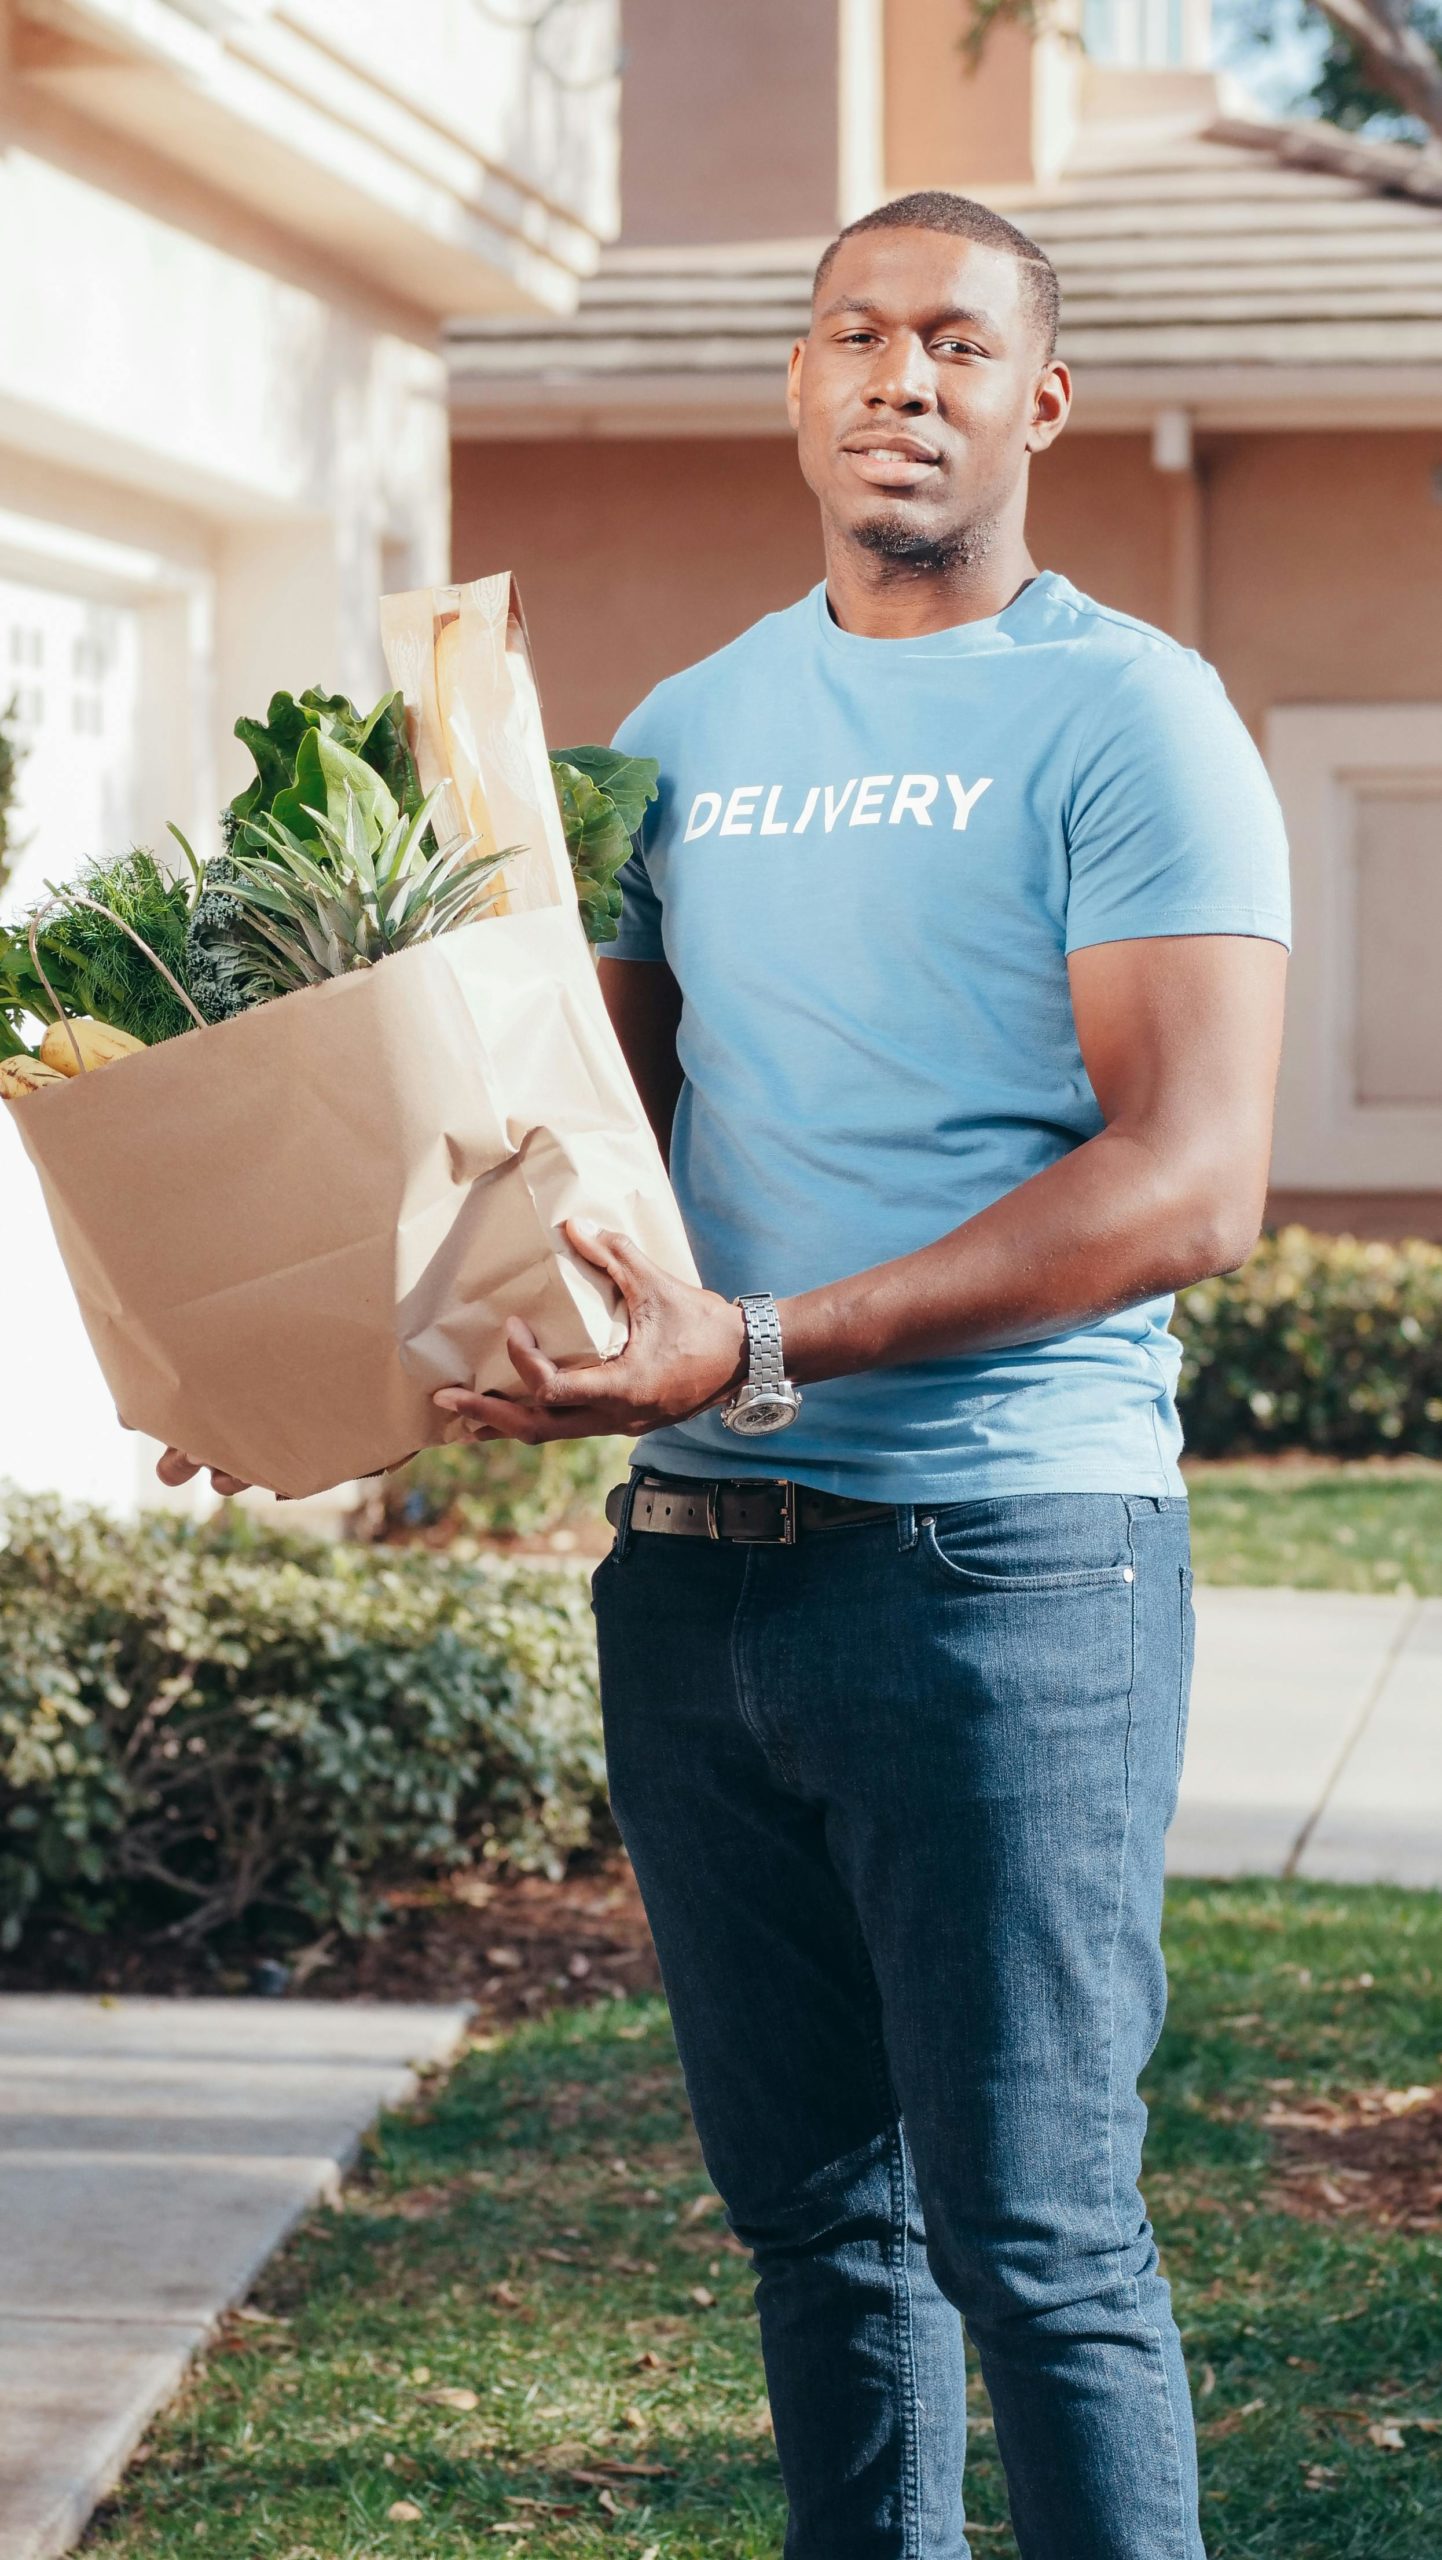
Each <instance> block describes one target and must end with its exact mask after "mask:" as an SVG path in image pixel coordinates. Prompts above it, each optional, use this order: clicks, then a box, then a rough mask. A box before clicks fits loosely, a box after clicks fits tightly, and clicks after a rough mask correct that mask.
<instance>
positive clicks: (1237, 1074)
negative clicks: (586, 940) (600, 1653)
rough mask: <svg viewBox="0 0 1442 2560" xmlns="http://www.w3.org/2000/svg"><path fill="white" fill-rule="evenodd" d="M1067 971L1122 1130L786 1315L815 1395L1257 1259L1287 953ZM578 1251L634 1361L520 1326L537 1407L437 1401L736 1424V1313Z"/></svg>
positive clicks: (1093, 1314)
mask: <svg viewBox="0 0 1442 2560" xmlns="http://www.w3.org/2000/svg"><path fill="white" fill-rule="evenodd" d="M628 965H630V964H628ZM1068 966H1069V971H1070V979H1071V993H1072V1008H1073V1013H1074V1016H1075V1020H1076V1027H1077V1037H1078V1041H1079V1044H1080V1048H1081V1053H1082V1058H1083V1062H1084V1064H1085V1066H1086V1069H1087V1073H1088V1075H1089V1077H1090V1079H1091V1082H1092V1087H1093V1090H1094V1091H1095V1093H1096V1097H1097V1101H1098V1103H1099V1105H1100V1107H1101V1111H1102V1115H1103V1119H1104V1122H1105V1126H1104V1127H1103V1128H1102V1129H1101V1130H1100V1131H1099V1133H1098V1135H1097V1136H1096V1137H1094V1138H1090V1139H1088V1140H1086V1141H1085V1142H1084V1144H1083V1145H1081V1146H1079V1147H1075V1148H1073V1149H1072V1151H1071V1152H1070V1154H1068V1155H1066V1156H1063V1157H1061V1158H1060V1159H1059V1160H1058V1161H1057V1163H1055V1164H1053V1165H1050V1166H1048V1167H1047V1168H1046V1170H1045V1171H1044V1172H1042V1173H1039V1174H1035V1175H1033V1177H1032V1178H1031V1180H1030V1181H1028V1182H1024V1183H1022V1184H1021V1185H1020V1186H1019V1187H1018V1188H1017V1189H1016V1190H1015V1191H1012V1192H1009V1193H1008V1194H1007V1195H1006V1197H1005V1198H1004V1199H1001V1200H998V1201H996V1202H994V1203H993V1205H992V1206H991V1207H990V1208H989V1209H984V1210H982V1211H981V1212H980V1214H979V1215H978V1216H977V1217H974V1218H969V1219H967V1220H966V1222H965V1224H964V1225H962V1226H959V1227H956V1228H953V1229H952V1231H951V1232H950V1234H948V1235H945V1236H943V1237H941V1238H940V1239H939V1241H938V1242H937V1243H935V1244H932V1245H927V1246H925V1247H923V1249H922V1250H921V1251H920V1252H918V1253H909V1254H904V1255H902V1256H901V1257H900V1258H899V1259H897V1260H896V1261H894V1262H886V1263H880V1264H878V1265H876V1266H875V1268H873V1269H872V1270H869V1271H862V1272H859V1273H857V1274H855V1275H854V1276H852V1277H850V1278H838V1279H836V1280H835V1281H832V1282H830V1283H828V1284H827V1285H826V1286H825V1287H824V1288H819V1289H812V1290H808V1291H807V1292H805V1294H804V1295H802V1296H799V1297H795V1298H789V1299H784V1300H783V1301H782V1302H781V1327H782V1336H783V1340H784V1342H785V1346H786V1365H787V1370H788V1373H789V1375H791V1376H792V1377H794V1378H797V1379H798V1380H800V1381H801V1383H802V1384H803V1385H804V1384H805V1383H806V1382H807V1381H808V1380H814V1379H820V1378H835V1377H844V1376H846V1375H848V1374H850V1373H852V1372H854V1371H857V1370H861V1369H884V1368H893V1367H897V1366H900V1365H901V1364H903V1363H905V1362H908V1361H913V1360H926V1359H935V1358H945V1357H948V1356H952V1357H954V1356H957V1355H960V1354H964V1353H966V1352H971V1351H982V1350H990V1349H994V1348H996V1347H998V1346H999V1345H1002V1344H1005V1343H1011V1342H1035V1341H1040V1340H1043V1339H1045V1338H1046V1337H1047V1336H1049V1335H1052V1334H1057V1333H1065V1332H1068V1331H1070V1330H1072V1329H1073V1328H1075V1327H1076V1326H1079V1325H1087V1324H1092V1323H1095V1322H1096V1321H1097V1319H1098V1318H1099V1317H1101V1316H1104V1315H1106V1314H1108V1313H1110V1312H1111V1311H1112V1310H1113V1309H1114V1308H1117V1307H1125V1306H1132V1305H1136V1304H1137V1303H1138V1302H1139V1301H1140V1300H1142V1299H1144V1298H1149V1297H1155V1296H1157V1295H1159V1294H1161V1293H1163V1292H1165V1291H1167V1290H1171V1289H1177V1288H1183V1287H1185V1286H1186V1285H1187V1283H1188V1282H1190V1281H1193V1280H1200V1279H1204V1278H1206V1277H1208V1276H1209V1275H1210V1274H1211V1273H1213V1272H1216V1271H1225V1270H1230V1269H1233V1268H1234V1267H1235V1266H1236V1265H1237V1264H1238V1263H1239V1262H1242V1261H1244V1260H1245V1259H1246V1256H1247V1254H1248V1253H1249V1252H1250V1251H1251V1248H1252V1245H1253V1244H1254V1243H1255V1241H1256V1237H1257V1233H1258V1229H1259V1227H1260V1224H1261V1217H1262V1208H1263V1203H1264V1200H1265V1196H1266V1182H1267V1160H1268V1154H1269V1151H1270V1145H1271V1124H1272V1099H1273V1092H1274V1088H1275V1084H1276V1075H1277V1061H1278V1055H1279V1051H1280V1046H1281V1030H1282V995H1283V987H1284V983H1285V976H1286V953H1285V952H1284V950H1283V949H1282V948H1281V946H1280V944H1277V943H1272V942H1264V941H1260V940H1252V939H1250V938H1247V937H1243V936H1240V935H1215V934H1214V935H1186V936H1177V937H1165V938H1157V939H1153V940H1148V941H1141V942H1116V943H1106V944H1102V945H1099V946H1097V947H1094V948H1092V949H1089V950H1085V951H1080V952H1076V953H1074V954H1073V956H1072V958H1071V960H1070V962H1069V964H1068ZM619 1028H620V1024H619V1022H618V1029H619ZM622 1036H623V1040H624V1036H625V1035H624V1032H623V1034H622ZM643 1072H644V1064H643ZM639 1081H640V1078H639V1077H638V1082H639ZM668 1125H669V1124H668ZM574 1234H575V1241H576V1243H577V1246H578V1249H579V1250H580V1251H582V1252H583V1253H585V1254H587V1255H588V1256H589V1258H590V1259H591V1260H592V1261H594V1262H596V1263H597V1264H598V1265H599V1266H600V1267H601V1268H602V1269H604V1270H606V1271H607V1272H609V1274H610V1276H611V1278H612V1279H613V1280H614V1281H615V1283H616V1285H617V1287H618V1288H619V1289H620V1290H621V1291H622V1292H623V1294H624V1296H625V1298H626V1301H627V1304H628V1307H629V1309H630V1315H631V1338H630V1341H629V1343H628V1345H627V1348H626V1350H625V1351H624V1352H623V1353H622V1354H621V1356H620V1357H619V1359H617V1360H614V1361H611V1362H607V1363H605V1364H604V1365H598V1366H595V1367H592V1368H588V1369H579V1370H574V1369H573V1370H568V1371H561V1370H557V1369H555V1368H554V1367H553V1366H552V1364H551V1362H550V1361H549V1360H547V1359H546V1358H545V1356H544V1354H543V1353H541V1352H540V1351H539V1350H538V1348H537V1347H536V1345H535V1344H534V1342H533V1341H532V1339H531V1338H530V1336H529V1335H528V1333H527V1331H526V1328H525V1327H524V1326H519V1327H515V1326H513V1327H512V1329H511V1349H512V1357H513V1359H514V1362H515V1366H516V1369H517V1372H518V1374H519V1375H520V1376H521V1378H522V1379H523V1380H524V1382H525V1385H526V1388H527V1395H526V1397H525V1398H524V1399H522V1398H519V1397H516V1398H511V1397H504V1396H483V1395H472V1394H470V1393H468V1392H467V1391H466V1390H464V1389H460V1388H447V1389H444V1390H443V1391H442V1394H441V1396H440V1398H439V1399H438V1401H440V1402H441V1403H443V1404H444V1405H445V1406H446V1407H447V1408H448V1409H449V1410H450V1411H452V1412H456V1413H460V1414H462V1415H463V1416H464V1417H465V1418H466V1420H467V1421H469V1422H471V1423H472V1424H473V1425H474V1426H476V1427H477V1428H478V1429H479V1430H480V1431H481V1432H482V1434H488V1435H495V1436H499V1437H505V1438H515V1439H523V1440H543V1439H577V1438H582V1437H585V1436H588V1435H590V1434H592V1433H597V1432H630V1431H645V1430H650V1429H653V1428H654V1427H655V1426H656V1425H658V1424H660V1423H664V1422H676V1421H681V1420H684V1419H685V1418H686V1417H687V1416H688V1415H690V1414H692V1413H698V1412H701V1411H703V1410H704V1409H705V1408H706V1407H707V1406H708V1405H712V1404H716V1403H718V1402H719V1401H720V1400H721V1398H722V1397H723V1396H724V1395H725V1394H726V1393H727V1392H728V1391H729V1389H730V1388H731V1386H732V1385H733V1384H734V1383H735V1382H736V1381H737V1380H738V1379H739V1377H740V1375H741V1373H742V1370H743V1368H744V1365H745V1361H744V1333H743V1330H742V1327H741V1319H740V1316H739V1313H738V1311H737V1309H736V1308H735V1307H734V1306H732V1305H731V1304H730V1302H729V1301H728V1300H726V1299H724V1298H721V1297H718V1296H717V1295H715V1293H714V1292H712V1291H710V1290H703V1289H695V1288H692V1287H689V1286H687V1285H686V1284H684V1283H682V1282H680V1281H675V1280H672V1279H670V1278H669V1277H667V1276H666V1275H665V1274H664V1273H661V1272H659V1271H657V1270H656V1269H655V1268H654V1266H653V1265H652V1264H650V1263H649V1262H647V1261H646V1259H645V1257H644V1255H642V1254H639V1253H638V1252H637V1250H636V1248H635V1247H634V1246H633V1245H632V1244H630V1242H629V1241H628V1239H627V1238H625V1237H620V1236H591V1235H587V1234H584V1233H582V1232H581V1231H579V1230H576V1231H574ZM765 1277H766V1275H765V1273H764V1272H758V1273H757V1274H756V1275H755V1278H756V1285H757V1286H758V1287H760V1286H764V1283H765Z"/></svg>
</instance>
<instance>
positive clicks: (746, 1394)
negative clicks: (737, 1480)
mask: <svg viewBox="0 0 1442 2560" xmlns="http://www.w3.org/2000/svg"><path fill="white" fill-rule="evenodd" d="M736 1304H737V1306H738V1307H739V1308H740V1310H741V1314H742V1317H743V1319H744V1322H745V1325H746V1342H747V1347H748V1349H749V1351H750V1354H751V1365H750V1368H749V1370H748V1372H747V1375H746V1379H745V1382H744V1384H743V1385H741V1386H739V1387H738V1388H737V1390H736V1393H735V1394H734V1396H732V1397H731V1398H730V1399H729V1401H728V1402H727V1403H726V1404H723V1406H722V1407H721V1419H722V1421H723V1422H724V1423H725V1425H726V1428H727V1430H728V1431H741V1432H745V1433H746V1434H747V1435H748V1436H749V1435H751V1434H753V1433H756V1434H759V1433H761V1432H763V1431H784V1430H785V1428H786V1425H787V1423H788V1422H794V1421H795V1420H796V1417H797V1415H798V1413H799V1412H800V1411H801V1390H800V1388H799V1387H795V1386H793V1385H792V1383H791V1380H790V1379H789V1378H788V1377H787V1375H786V1362H785V1359H784V1357H783V1355H782V1350H781V1318H780V1316H779V1315H778V1314H777V1312H776V1301H775V1299H774V1298H773V1297H772V1296H771V1295H770V1293H769V1291H767V1290H765V1289H754V1290H752V1291H750V1292H749V1293H748V1294H747V1295H746V1296H745V1297H741V1298H738V1299H737V1301H736Z"/></svg>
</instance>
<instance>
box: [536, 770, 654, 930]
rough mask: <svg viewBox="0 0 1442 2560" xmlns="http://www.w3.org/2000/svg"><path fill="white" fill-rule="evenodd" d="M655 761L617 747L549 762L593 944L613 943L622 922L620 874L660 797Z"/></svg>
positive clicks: (580, 900) (579, 897) (567, 845)
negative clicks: (651, 805) (651, 809)
mask: <svg viewBox="0 0 1442 2560" xmlns="http://www.w3.org/2000/svg"><path fill="white" fill-rule="evenodd" d="M659 774H660V767H659V766H658V764H657V763H656V760H655V758H654V756H625V755H622V754H620V752H619V751H618V749H616V748H615V747H563V748H562V749H561V750H560V752H559V753H558V754H556V755H553V756H552V758H551V778H552V780H553V782H554V783H555V786H556V799H557V802H558V803H559V806H560V811H561V826H562V829H563V831H564V833H565V838H566V851H567V853H568V854H569V855H570V857H571V869H572V872H573V873H574V875H575V882H576V897H577V900H578V901H579V904H580V909H581V922H582V924H583V925H584V926H585V929H586V938H587V940H588V941H589V942H594V943H601V942H614V941H615V939H616V929H617V926H618V925H619V923H620V920H621V885H620V873H621V870H622V867H623V865H624V864H625V863H626V862H627V860H628V859H629V857H630V854H631V849H632V845H633V843H634V840H635V838H636V836H637V835H638V834H639V832H640V829H641V826H642V823H643V821H644V819H645V815H646V811H647V809H648V808H649V807H650V804H651V802H652V801H653V800H654V799H655V797H656V788H657V781H658V778H659Z"/></svg>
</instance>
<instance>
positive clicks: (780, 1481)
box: [770, 1476, 796, 1547]
mask: <svg viewBox="0 0 1442 2560" xmlns="http://www.w3.org/2000/svg"><path fill="white" fill-rule="evenodd" d="M770 1481H771V1482H772V1483H773V1484H774V1485H775V1487H776V1490H777V1492H778V1493H779V1494H780V1496H781V1535H780V1537H779V1538H776V1539H773V1540H772V1541H770V1543H771V1544H773V1545H775V1546H780V1547H794V1546H795V1544H796V1487H795V1485H794V1484H793V1482H792V1480H791V1478H790V1477H789V1476H773V1477H772V1478H771V1479H770Z"/></svg>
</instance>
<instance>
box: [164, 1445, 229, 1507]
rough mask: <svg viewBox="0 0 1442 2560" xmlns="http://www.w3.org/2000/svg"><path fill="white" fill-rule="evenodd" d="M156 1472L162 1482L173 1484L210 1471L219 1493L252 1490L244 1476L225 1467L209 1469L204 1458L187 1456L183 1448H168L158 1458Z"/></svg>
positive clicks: (180, 1483) (226, 1493)
mask: <svg viewBox="0 0 1442 2560" xmlns="http://www.w3.org/2000/svg"><path fill="white" fill-rule="evenodd" d="M155 1472H156V1474H157V1475H158V1476H159V1478H160V1481H161V1483H162V1484H168V1485H171V1486H178V1485H182V1484H189V1483H190V1482H191V1480H192V1478H193V1477H195V1476H198V1475H204V1474H206V1473H207V1472H208V1473H209V1476H210V1481H211V1483H212V1485H213V1486H214V1488H215V1490H216V1492H217V1493H219V1494H224V1495H226V1496H227V1497H229V1496H230V1495H231V1494H234V1493H249V1491H250V1485H249V1482H248V1480H247V1479H246V1478H245V1477H244V1476H228V1475H227V1474H226V1472H225V1469H224V1468H223V1467H211V1468H210V1469H209V1470H207V1468H206V1464H205V1460H204V1459H203V1458H187V1456H186V1454H185V1451H184V1450H183V1449H167V1450H166V1451H165V1453H164V1456H163V1457H159V1458H157V1459H156V1461H155Z"/></svg>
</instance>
